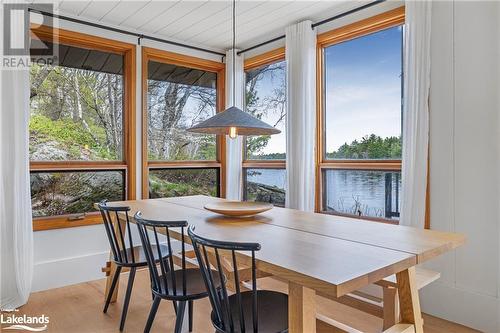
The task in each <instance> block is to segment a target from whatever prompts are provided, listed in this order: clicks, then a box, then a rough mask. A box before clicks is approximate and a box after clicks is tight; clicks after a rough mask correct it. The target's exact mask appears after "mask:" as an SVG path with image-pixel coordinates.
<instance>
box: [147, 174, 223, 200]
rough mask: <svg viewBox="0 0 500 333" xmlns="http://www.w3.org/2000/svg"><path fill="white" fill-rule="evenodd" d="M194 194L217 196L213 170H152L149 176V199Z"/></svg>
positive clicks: (215, 178) (215, 175)
mask: <svg viewBox="0 0 500 333" xmlns="http://www.w3.org/2000/svg"><path fill="white" fill-rule="evenodd" d="M196 194H204V195H210V196H217V174H216V171H215V170H213V169H199V170H195V169H172V170H154V171H152V172H150V174H149V196H150V198H165V197H176V196H186V195H196Z"/></svg>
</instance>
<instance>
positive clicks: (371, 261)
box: [105, 195, 465, 333]
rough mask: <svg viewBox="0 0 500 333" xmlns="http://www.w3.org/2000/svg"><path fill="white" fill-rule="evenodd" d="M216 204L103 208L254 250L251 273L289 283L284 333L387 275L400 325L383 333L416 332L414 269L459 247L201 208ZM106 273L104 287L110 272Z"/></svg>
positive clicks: (443, 235) (419, 237)
mask: <svg viewBox="0 0 500 333" xmlns="http://www.w3.org/2000/svg"><path fill="white" fill-rule="evenodd" d="M221 200H224V199H221V198H214V197H208V196H203V195H197V196H187V197H174V198H162V199H146V200H131V201H120V202H112V203H109V205H126V206H130V208H131V212H130V216H133V215H134V214H135V212H137V211H141V212H142V214H143V216H144V217H146V218H148V219H153V220H154V219H158V220H179V219H181V220H187V221H188V223H189V225H193V226H195V228H196V232H197V233H198V234H200V235H203V236H204V237H207V238H212V239H217V240H228V241H236V242H238V241H240V242H257V243H260V244H261V250H260V251H258V252H257V253H256V261H257V269H258V270H259V271H260V272H264V273H266V274H269V275H273V276H276V277H277V278H279V279H280V280H282V281H286V282H287V283H288V295H289V317H288V318H289V332H290V333H313V332H316V304H315V299H316V297H315V296H316V294H320V295H325V296H327V297H330V298H338V297H341V296H343V295H347V294H348V293H351V292H354V291H356V290H358V289H360V288H362V287H365V286H367V285H369V284H372V283H375V282H378V281H380V280H382V279H384V278H386V277H388V276H390V275H393V274H395V275H396V282H397V289H398V295H399V302H400V313H401V315H400V318H401V320H400V322H399V323H398V324H396V325H395V326H393V327H391V328H389V329H388V330H386V331H385V332H391V333H393V332H404V333H407V332H417V333H421V332H423V320H422V315H421V309H420V302H419V297H418V290H417V286H416V281H415V266H416V265H418V264H421V263H423V262H425V261H427V260H430V259H432V258H434V257H437V256H439V255H441V254H443V253H445V252H448V251H451V250H453V249H455V248H457V247H458V246H460V245H462V244H464V242H465V237H464V236H463V235H460V234H456V233H448V232H439V231H434V230H424V229H416V228H412V227H407V226H399V225H393V224H387V223H377V222H371V221H366V220H361V219H355V218H348V217H339V216H334V215H328V214H319V213H311V212H303V211H299V210H294V209H288V208H279V207H274V208H273V209H271V210H269V211H267V212H264V213H261V214H259V215H256V216H254V217H248V218H231V217H224V216H221V215H218V214H215V213H212V212H210V211H207V210H205V209H204V206H205V205H206V204H207V203H212V202H216V201H221ZM131 222H135V221H134V220H133V218H132V219H131ZM173 231H174V230H172V231H171V236H174V237H177V238H179V237H180V233H178V234H175V233H173ZM188 241H189V240H188ZM240 257H241V258H243V259H244V258H245V255H244V254H241V255H240ZM248 260H250V258H248ZM107 267H108V268H107V271H108V274H109V275H108V281H107V285H108V286H109V285H110V283H111V278H112V275H113V274H112V273H113V270H114V265H113V264H112V263H108V265H107ZM116 289H118V288H116ZM107 290H108V289H107ZM115 292H116V290H115ZM115 295H116V294H115ZM105 296H106V295H105Z"/></svg>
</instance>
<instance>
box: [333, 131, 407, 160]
mask: <svg viewBox="0 0 500 333" xmlns="http://www.w3.org/2000/svg"><path fill="white" fill-rule="evenodd" d="M326 157H327V158H330V159H400V158H401V137H395V136H391V137H387V138H381V137H380V136H378V135H375V134H371V135H365V136H364V137H363V138H362V139H361V141H358V140H354V141H353V142H351V143H350V144H347V143H344V144H343V145H342V146H340V147H339V149H338V150H337V151H334V152H331V153H327V154H326Z"/></svg>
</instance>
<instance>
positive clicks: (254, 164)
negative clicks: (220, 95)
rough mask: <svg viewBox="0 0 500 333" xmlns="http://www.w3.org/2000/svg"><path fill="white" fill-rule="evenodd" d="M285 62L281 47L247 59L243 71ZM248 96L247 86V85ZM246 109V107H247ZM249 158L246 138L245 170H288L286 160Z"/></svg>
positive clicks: (244, 141)
mask: <svg viewBox="0 0 500 333" xmlns="http://www.w3.org/2000/svg"><path fill="white" fill-rule="evenodd" d="M283 60H285V47H280V48H277V49H274V50H271V51H268V52H265V53H262V54H259V55H257V56H254V57H251V58H248V59H245V61H244V64H243V71H244V72H245V73H246V72H247V71H248V70H251V69H254V68H257V67H260V66H264V65H269V64H272V63H275V62H278V61H283ZM245 94H246V84H245ZM245 108H246V106H245ZM246 157H247V143H246V138H245V139H244V140H243V163H242V166H243V169H286V160H249V159H247V158H246ZM243 187H244V186H243Z"/></svg>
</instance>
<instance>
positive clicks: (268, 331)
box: [188, 227, 288, 333]
mask: <svg viewBox="0 0 500 333" xmlns="http://www.w3.org/2000/svg"><path fill="white" fill-rule="evenodd" d="M188 234H189V237H190V238H191V243H192V244H193V247H194V251H195V253H196V258H197V260H198V263H199V265H200V268H201V270H202V272H203V278H204V280H205V284H206V286H207V289H208V291H209V298H210V303H211V305H212V315H211V317H212V324H213V325H214V327H215V330H216V332H217V333H244V332H248V333H250V332H253V333H257V332H259V333H278V332H288V296H287V295H286V294H283V293H280V292H276V291H270V290H257V276H256V265H255V252H256V251H259V250H260V244H258V243H236V242H225V241H217V240H212V239H207V238H204V237H201V236H199V235H197V234H195V232H194V228H193V227H190V228H189V230H188ZM236 251H238V252H241V251H248V252H251V255H252V263H251V266H252V267H251V270H252V289H251V290H250V291H244V292H242V291H241V287H240V281H239V276H238V263H237V258H236V257H237V253H236ZM221 252H224V255H225V258H221ZM210 257H212V258H213V257H215V258H214V259H212V260H213V261H214V260H215V262H216V266H217V267H216V268H217V272H214V271H213V270H212V269H211V268H210V267H211V266H210V261H209V258H210ZM223 260H229V262H231V266H232V269H233V272H232V274H231V275H233V276H234V286H235V289H236V290H235V293H234V294H232V295H228V291H227V288H226V282H227V281H226V280H223V273H222V272H223V267H222V265H221V262H222V261H223ZM214 265H215V264H214ZM214 273H215V274H216V275H215V276H214ZM219 280H223V281H224V283H223V284H222V288H220V290H218V289H217V288H216V283H215V282H216V281H219Z"/></svg>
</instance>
